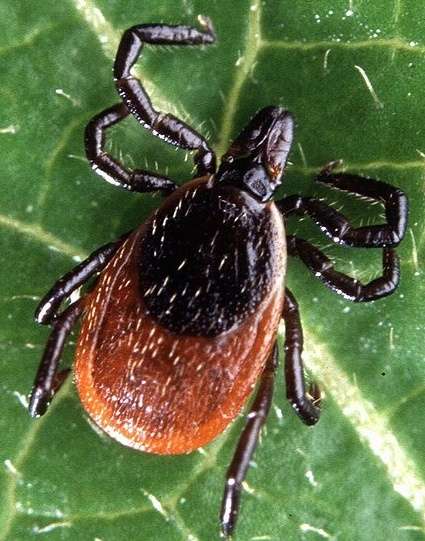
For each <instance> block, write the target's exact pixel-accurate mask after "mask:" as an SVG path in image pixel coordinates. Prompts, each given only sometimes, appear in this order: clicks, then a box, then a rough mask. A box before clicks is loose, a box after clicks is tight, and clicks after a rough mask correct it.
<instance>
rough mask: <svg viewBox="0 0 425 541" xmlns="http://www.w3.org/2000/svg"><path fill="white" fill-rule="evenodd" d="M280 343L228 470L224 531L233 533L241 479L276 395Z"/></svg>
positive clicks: (274, 351)
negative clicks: (274, 388)
mask: <svg viewBox="0 0 425 541" xmlns="http://www.w3.org/2000/svg"><path fill="white" fill-rule="evenodd" d="M277 361H278V356H277V346H276V345H275V346H274V349H273V352H272V354H271V355H270V357H269V360H268V361H267V364H266V367H265V369H264V372H263V374H262V376H261V380H260V385H259V388H258V391H257V394H256V397H255V400H254V402H253V404H252V406H251V409H250V411H249V413H248V415H247V422H246V425H245V428H244V430H243V432H242V434H241V436H240V438H239V441H238V445H237V447H236V451H235V453H234V455H233V459H232V462H231V464H230V466H229V468H228V470H227V473H226V486H225V489H224V495H223V500H222V504H221V513H220V522H221V527H222V530H223V533H224V535H225V536H226V537H228V536H230V535H231V533H232V531H233V529H234V527H235V524H236V520H237V518H238V511H239V500H240V492H241V490H242V483H243V481H244V479H245V476H246V472H247V470H248V466H249V462H250V460H251V459H252V456H253V454H254V451H255V448H256V447H257V443H258V438H259V435H260V431H261V428H262V426H263V425H264V423H265V421H266V419H267V415H268V413H269V409H270V404H271V401H272V397H273V387H274V378H275V372H276V367H277Z"/></svg>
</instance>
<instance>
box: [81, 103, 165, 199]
mask: <svg viewBox="0 0 425 541" xmlns="http://www.w3.org/2000/svg"><path fill="white" fill-rule="evenodd" d="M128 115H129V112H128V110H127V108H126V106H125V105H124V104H123V103H118V104H117V105H114V106H112V107H110V108H108V109H105V110H104V111H102V112H101V113H99V114H98V115H96V116H95V117H93V118H92V119H91V120H90V122H89V123H88V124H87V126H86V131H85V148H86V156H87V159H88V160H89V162H90V164H91V166H92V169H93V170H94V171H95V172H96V173H97V174H98V175H100V176H101V177H102V178H104V179H105V180H106V181H107V182H110V183H111V184H114V185H115V186H120V187H121V188H124V189H126V190H129V191H132V192H153V191H157V190H159V191H162V192H164V193H170V192H172V191H173V190H174V189H175V188H176V185H175V184H174V182H173V181H172V180H170V179H169V178H168V177H165V176H161V175H157V174H156V173H152V172H151V171H145V170H143V169H135V170H131V169H127V168H125V167H124V166H123V165H122V164H121V163H120V162H119V161H117V160H115V159H114V158H112V156H111V155H110V154H108V153H107V152H106V151H105V130H107V129H108V128H109V127H111V126H113V125H114V124H116V123H117V122H120V120H123V119H124V118H125V117H126V116H128Z"/></svg>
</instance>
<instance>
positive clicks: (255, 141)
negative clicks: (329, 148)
mask: <svg viewBox="0 0 425 541" xmlns="http://www.w3.org/2000/svg"><path fill="white" fill-rule="evenodd" d="M293 133H294V118H293V116H292V115H291V113H290V112H289V111H287V110H286V109H282V108H281V107H276V106H273V105H270V106H268V107H264V108H263V109H261V110H260V111H258V112H257V113H256V115H255V116H254V117H253V118H252V119H251V121H250V122H249V124H248V125H247V126H246V127H245V128H244V129H243V130H242V131H241V132H240V134H239V135H238V136H237V137H236V139H235V140H234V141H233V143H232V145H231V147H230V149H229V151H228V152H227V154H226V155H225V156H224V158H223V159H224V160H225V161H226V160H227V161H228V162H229V161H231V160H232V159H235V158H242V157H247V156H250V157H251V159H252V160H253V161H258V162H260V163H262V165H263V166H265V167H266V168H267V172H268V173H269V175H270V177H271V179H272V180H273V181H276V182H278V181H279V179H280V177H281V176H282V174H283V171H284V168H285V165H286V162H287V159H288V154H289V152H290V150H291V145H292V140H293Z"/></svg>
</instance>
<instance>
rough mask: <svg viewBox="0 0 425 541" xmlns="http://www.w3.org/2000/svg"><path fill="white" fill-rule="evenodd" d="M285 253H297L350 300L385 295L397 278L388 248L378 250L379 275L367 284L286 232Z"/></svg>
mask: <svg viewBox="0 0 425 541" xmlns="http://www.w3.org/2000/svg"><path fill="white" fill-rule="evenodd" d="M287 243H288V244H287V245H288V253H289V255H292V256H297V257H299V258H300V259H301V261H302V262H303V263H304V264H305V265H306V266H307V267H308V269H310V271H311V272H312V273H313V274H314V276H316V277H317V278H319V280H320V281H321V282H323V283H324V284H325V285H326V286H327V287H329V289H332V291H334V292H335V293H338V294H339V295H342V296H343V297H345V298H346V299H348V300H350V301H354V302H368V301H373V300H375V299H380V298H382V297H386V296H387V295H390V294H391V293H393V292H394V291H395V289H396V288H397V286H398V284H399V281H400V264H399V260H398V257H397V254H396V253H395V250H393V249H392V248H384V249H383V251H382V252H383V253H382V267H383V272H382V276H379V277H378V278H375V279H374V280H372V281H371V282H369V283H367V284H362V283H361V282H360V281H359V280H356V279H355V278H352V277H351V276H347V275H346V274H343V273H342V272H338V271H337V270H335V269H334V266H333V263H332V261H331V260H330V259H329V258H328V257H327V256H326V255H325V254H324V253H323V252H321V251H320V250H319V249H318V248H316V247H315V246H313V245H312V244H310V243H309V242H307V241H306V240H304V239H300V238H299V237H296V236H294V235H288V236H287Z"/></svg>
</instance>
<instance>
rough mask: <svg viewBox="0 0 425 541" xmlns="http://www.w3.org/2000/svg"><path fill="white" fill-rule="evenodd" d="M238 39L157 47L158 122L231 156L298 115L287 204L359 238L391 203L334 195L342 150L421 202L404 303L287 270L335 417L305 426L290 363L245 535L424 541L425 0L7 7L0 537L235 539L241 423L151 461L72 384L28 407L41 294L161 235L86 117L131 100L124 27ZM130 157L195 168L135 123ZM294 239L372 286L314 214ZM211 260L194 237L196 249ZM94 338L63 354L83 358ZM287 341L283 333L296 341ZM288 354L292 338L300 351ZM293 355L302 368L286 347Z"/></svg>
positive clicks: (123, 143)
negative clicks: (224, 520)
mask: <svg viewBox="0 0 425 541" xmlns="http://www.w3.org/2000/svg"><path fill="white" fill-rule="evenodd" d="M199 14H202V15H207V16H210V17H211V18H212V20H213V22H214V25H215V28H216V31H217V35H218V42H217V44H216V45H214V46H211V47H204V48H196V47H190V48H183V47H182V48H172V47H167V48H162V49H155V48H154V47H151V46H147V47H145V48H144V50H143V54H142V56H141V58H140V60H139V61H138V63H137V67H136V70H135V73H137V75H139V76H140V77H141V78H142V79H143V81H144V82H145V83H146V86H147V87H148V88H149V90H150V91H151V94H152V101H153V103H154V105H155V107H156V108H157V109H159V110H164V111H171V112H173V113H174V114H177V115H179V116H182V117H183V118H184V119H185V120H186V121H187V122H188V123H189V124H191V125H193V126H195V127H196V128H198V129H199V130H200V131H201V132H202V133H203V134H204V135H205V136H206V137H207V138H208V140H209V141H210V143H211V144H212V145H213V146H214V148H215V149H216V150H217V153H218V154H219V155H220V154H221V153H223V152H225V150H226V149H227V147H228V145H229V143H230V140H231V138H232V137H233V136H235V135H236V134H237V133H238V132H239V131H240V129H241V128H242V127H243V125H244V124H245V123H246V122H247V120H248V119H249V118H250V117H251V116H252V115H253V114H254V113H255V111H256V110H258V109H259V108H260V107H262V106H265V105H269V104H277V105H281V106H283V107H287V108H288V109H290V110H291V111H292V112H293V114H294V115H295V117H296V121H297V129H296V136H295V142H294V146H293V150H292V153H291V156H290V161H291V164H290V165H289V166H288V171H287V174H286V176H285V182H284V185H283V186H282V188H281V189H280V190H279V195H278V196H279V197H283V196H284V195H286V194H292V193H303V194H306V195H312V196H315V197H320V198H323V199H324V200H326V201H327V202H328V203H330V204H332V205H333V206H334V208H338V209H340V210H341V211H342V212H343V213H344V214H345V215H346V216H347V217H349V219H350V220H352V222H353V224H354V225H355V226H360V225H366V224H369V223H380V222H382V221H383V220H384V217H383V209H382V207H381V206H380V205H377V206H371V205H370V203H369V202H367V201H361V200H358V199H355V198H352V197H350V196H348V195H347V194H343V193H336V192H332V191H331V190H329V189H326V188H323V187H320V186H318V185H316V184H315V182H314V176H315V174H316V173H317V172H318V171H319V170H320V167H321V166H323V165H324V164H326V163H327V162H328V161H329V160H333V159H343V160H344V165H343V167H344V168H345V169H346V170H349V171H353V172H355V173H360V174H363V175H366V176H371V177H375V178H379V179H381V180H386V181H388V182H391V183H393V184H394V185H396V186H399V187H400V188H402V189H403V190H405V191H406V193H407V194H408V196H409V199H410V205H411V211H410V222H409V229H408V232H407V235H406V238H405V239H404V241H403V243H402V245H401V246H400V248H399V250H398V253H399V255H400V259H401V269H402V281H401V285H400V288H399V289H398V290H397V292H396V293H395V294H394V295H393V296H392V297H388V298H387V299H384V300H382V301H378V302H373V303H369V304H352V303H350V302H349V301H347V300H345V299H342V298H341V297H338V296H336V295H335V294H333V293H332V292H330V291H329V290H327V289H326V288H325V286H324V285H323V284H321V283H320V282H319V281H318V280H317V279H315V277H314V276H313V275H312V274H311V273H310V272H309V271H308V270H307V269H306V268H305V267H304V266H303V265H302V264H301V263H300V262H299V261H294V260H293V259H290V261H289V262H288V276H287V285H288V287H290V288H291V290H292V291H293V292H294V294H295V295H296V296H297V298H298V300H299V304H300V311H301V317H302V321H303V325H304V330H305V352H304V360H305V363H306V367H307V379H308V382H311V381H313V380H316V381H317V382H318V384H319V385H320V387H321V389H322V392H323V396H322V418H321V420H320V422H319V424H318V425H317V426H316V427H314V428H308V427H306V426H304V425H303V424H302V423H301V422H300V421H299V419H298V418H297V417H296V415H295V413H294V412H293V411H292V409H291V408H290V406H289V405H288V404H287V402H286V400H285V388H284V382H283V358H281V366H280V368H279V373H278V378H277V382H276V391H275V399H274V405H273V406H272V409H271V413H270V418H269V421H268V423H267V429H266V430H265V431H264V433H263V435H262V440H261V443H260V445H259V447H258V450H257V453H256V455H255V457H254V461H253V464H252V467H251V469H250V471H249V473H248V476H247V484H246V485H245V487H244V491H243V497H242V505H241V512H240V518H239V522H238V526H237V530H236V534H235V536H234V539H235V541H238V540H243V541H281V540H283V539H285V540H286V541H300V540H301V541H321V540H322V539H325V540H326V539H330V540H333V541H336V540H338V541H341V540H343V541H370V540H374V541H389V540H391V541H392V540H397V541H399V540H400V541H419V540H423V539H425V530H424V521H425V461H424V453H423V449H424V446H425V432H424V430H425V429H424V427H425V425H424V423H423V421H422V420H423V411H424V408H425V392H424V390H425V387H424V383H423V382H424V378H425V363H424V359H423V351H424V338H423V337H424V331H425V329H424V317H423V305H424V300H425V287H424V278H425V277H424V271H423V268H424V264H425V257H424V239H425V229H424V222H423V217H424V214H425V213H424V195H423V194H424V188H423V187H424V163H425V162H424V153H425V146H424V143H423V141H424V127H423V126H424V122H423V119H424V117H425V62H424V51H425V43H424V41H423V20H424V18H425V6H423V5H422V4H421V3H420V2H417V1H415V0H403V2H401V1H400V0H394V2H390V3H388V2H385V1H384V0H379V1H376V2H373V3H371V2H369V3H367V2H359V1H353V2H349V1H346V0H344V1H343V0H332V1H331V0H316V1H315V2H302V1H301V0H296V1H292V2H289V1H287V0H285V1H281V2H278V1H276V0H263V1H261V0H251V1H250V2H246V1H245V0H238V1H235V2H227V3H225V2H219V1H214V2H205V1H204V0H181V1H178V2H175V1H174V2H172V1H171V0H163V1H161V2H153V1H151V0H145V1H144V2H143V3H141V2H140V1H139V0H130V1H128V2H122V1H118V0H113V1H109V0H108V1H106V0H64V1H63V2H59V3H58V2H54V1H52V0H44V1H43V2H29V1H23V2H17V3H14V4H13V7H11V5H10V3H8V2H6V1H4V0H3V1H0V18H1V20H2V21H3V22H4V23H5V24H3V27H2V32H1V33H0V68H1V73H2V84H1V88H0V101H1V105H2V107H1V111H2V115H1V116H0V142H1V144H0V161H1V172H2V174H1V175H0V190H1V194H2V196H1V198H0V199H1V201H0V227H1V229H2V235H1V236H0V284H1V285H0V374H1V378H0V381H1V383H0V385H1V393H0V411H1V415H0V434H2V436H1V438H0V441H1V445H0V466H1V467H0V502H1V504H0V541H30V540H32V539H46V540H49V541H50V540H53V541H56V540H57V541H59V540H70V541H75V540H79V541H80V540H81V541H94V540H97V541H99V540H101V541H120V540H122V539H134V540H135V541H150V540H158V539H159V540H161V541H162V540H164V541H169V540H170V541H174V540H182V541H183V540H185V541H210V540H211V541H213V540H217V539H219V524H218V513H219V508H220V500H221V496H222V491H223V486H224V477H225V471H226V468H227V465H228V464H229V462H230V460H231V457H232V453H233V450H234V448H235V445H236V442H237V438H238V435H239V433H240V431H241V429H242V427H243V423H244V421H243V418H242V416H241V418H239V419H238V420H237V421H236V422H235V423H234V424H233V425H232V426H231V427H230V428H229V430H228V431H226V432H225V433H224V434H223V435H222V436H220V438H218V439H217V441H215V442H213V443H212V444H210V445H209V446H207V447H206V448H205V449H204V450H201V451H199V452H195V453H193V454H191V455H188V456H180V457H159V456H152V455H148V454H144V453H136V452H134V451H131V450H129V449H126V448H124V447H122V446H120V445H119V444H118V443H115V442H113V441H112V440H110V439H109V438H107V437H106V436H104V435H101V434H99V433H98V432H96V431H95V430H94V429H93V427H92V426H91V424H90V423H89V422H88V420H87V417H86V415H85V413H84V411H83V409H82V407H81V405H80V403H79V400H78V397H77V395H76V391H75V387H74V384H73V382H72V378H70V379H69V381H68V382H67V383H66V384H65V386H64V387H63V389H62V390H61V391H60V393H59V395H58V396H57V397H56V399H55V400H54V402H53V403H52V405H51V408H50V410H49V412H48V413H47V414H46V415H45V416H44V417H43V418H41V419H37V420H33V419H30V417H29V415H28V413H27V411H26V409H25V405H26V401H27V396H28V393H29V391H30V389H31V385H32V381H33V378H34V374H35V371H36V368H37V364H38V362H39V359H40V357H41V354H42V351H43V347H44V344H45V341H46V339H47V336H48V332H49V329H47V328H43V327H40V326H37V325H36V324H35V323H34V322H33V311H34V309H35V306H36V304H37V302H38V300H39V299H40V298H41V296H42V295H43V294H44V293H45V292H46V291H47V289H48V288H49V287H50V286H51V284H52V283H53V282H54V280H56V279H57V278H58V277H59V276H61V275H62V274H63V273H65V272H67V271H68V270H69V269H70V268H72V267H73V266H74V265H75V264H76V263H77V262H79V261H81V259H82V258H84V257H85V256H86V255H87V254H88V253H90V252H91V251H93V250H94V249H96V248H97V247H98V246H100V245H102V244H103V243H106V242H109V241H111V240H113V239H115V238H117V237H118V236H119V235H120V234H122V233H123V232H125V231H128V230H131V229H133V228H135V227H137V226H138V225H139V224H140V223H142V222H143V221H144V220H145V219H146V217H147V216H148V215H149V214H150V213H151V212H152V211H153V210H154V209H155V208H156V207H157V206H158V205H159V204H160V202H161V197H160V196H159V195H142V194H132V193H128V192H124V191H122V190H119V189H118V188H116V187H114V186H111V185H108V184H106V183H105V182H103V181H102V179H100V178H99V177H98V176H97V175H96V174H95V173H94V172H93V171H91V169H90V167H89V165H88V164H87V162H86V159H85V153H84V146H83V136H84V128H85V125H86V123H87V122H88V120H89V119H90V118H91V117H92V116H93V115H94V114H96V113H97V112H99V111H101V110H102V109H104V108H106V107H109V106H111V105H113V104H114V103H117V102H118V100H119V97H118V95H117V93H116V91H115V88H114V83H113V79H112V69H111V68H112V63H113V56H114V51H115V50H116V47H117V45H118V43H119V39H120V35H121V33H122V32H123V30H124V29H125V28H127V27H129V26H132V25H134V24H137V23H148V22H161V21H162V22H167V23H171V24H176V23H180V22H182V23H184V24H197V16H198V15H199ZM107 139H108V141H107V149H108V151H109V152H111V153H112V154H113V155H114V156H116V157H117V158H119V159H121V160H123V162H124V163H125V164H126V166H128V167H137V168H148V169H152V170H155V171H160V172H164V173H166V174H168V175H169V176H170V177H172V178H173V179H175V180H176V181H177V182H178V183H183V182H185V181H187V180H188V179H190V178H191V176H192V172H193V168H192V162H191V156H190V155H189V154H187V155H186V152H184V151H181V150H175V149H174V148H171V147H170V146H168V145H166V144H164V143H163V142H162V141H159V140H158V139H155V138H154V137H153V136H152V135H151V134H149V133H148V132H147V130H145V129H143V128H142V127H141V126H139V125H138V123H137V122H136V121H135V120H134V119H131V118H129V119H126V120H125V121H124V122H122V123H121V124H120V125H118V126H116V127H114V128H113V129H112V130H111V131H110V132H109V133H108V138H107ZM287 225H288V230H289V232H291V233H296V234H298V235H300V236H302V237H303V238H306V239H307V240H309V241H311V242H313V243H314V244H316V245H317V246H319V247H321V249H323V250H324V251H325V252H326V253H327V254H328V255H329V256H330V257H331V258H332V259H333V260H334V261H335V266H336V268H337V269H338V270H340V271H342V272H345V273H348V274H350V275H352V276H355V277H357V278H358V279H360V280H362V281H364V282H367V281H369V280H371V279H373V278H374V277H376V276H377V275H378V274H379V273H380V272H381V253H380V251H379V250H366V249H359V250H354V249H349V248H344V247H341V246H336V245H335V244H334V243H333V242H332V239H329V238H326V237H324V236H323V234H322V232H321V231H320V230H319V229H318V228H317V226H315V225H314V224H313V223H312V222H311V220H310V219H309V218H305V219H303V220H300V219H298V218H291V219H290V220H289V221H288V224H287ZM194 249H196V247H194ZM77 335H78V329H76V332H75V333H74V334H73V335H72V336H71V339H70V343H69V345H68V346H67V348H66V351H65V354H64V359H63V363H64V366H71V365H72V360H73V353H74V347H75V342H76V340H77ZM282 340H283V338H282ZM280 350H281V352H282V353H283V343H280ZM281 357H282V356H281Z"/></svg>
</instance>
